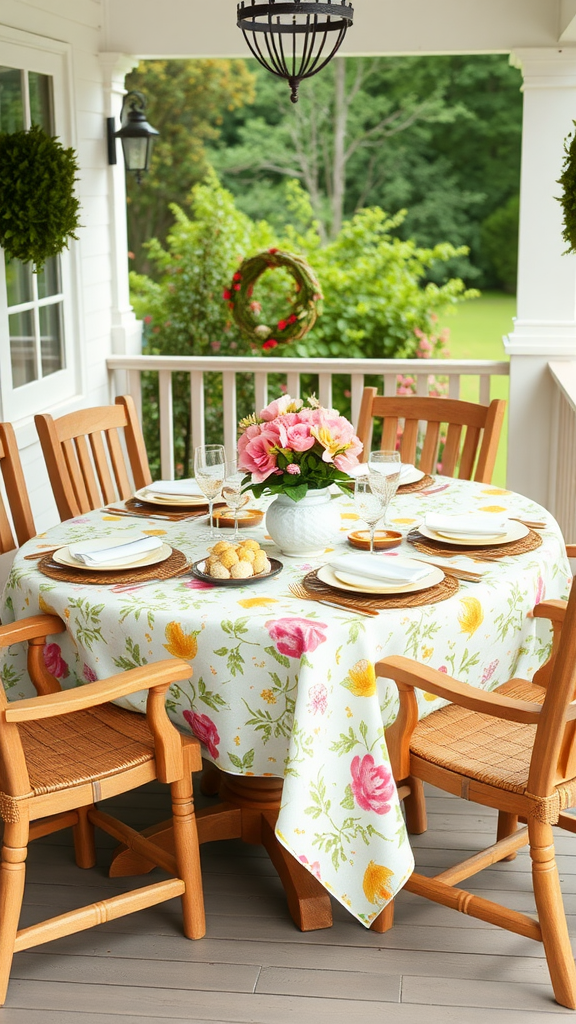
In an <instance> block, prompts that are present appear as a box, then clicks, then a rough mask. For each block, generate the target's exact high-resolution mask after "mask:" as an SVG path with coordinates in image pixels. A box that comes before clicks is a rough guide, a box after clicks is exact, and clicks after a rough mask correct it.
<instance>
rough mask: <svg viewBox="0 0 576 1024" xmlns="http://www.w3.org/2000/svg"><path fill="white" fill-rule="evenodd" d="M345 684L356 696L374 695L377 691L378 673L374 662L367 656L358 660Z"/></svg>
mask: <svg viewBox="0 0 576 1024" xmlns="http://www.w3.org/2000/svg"><path fill="white" fill-rule="evenodd" d="M343 685H344V686H345V687H346V689H348V690H350V693H353V694H354V696H355V697H372V696H373V695H374V694H375V693H376V673H375V671H374V665H373V664H372V662H371V661H367V660H366V658H362V659H361V660H360V661H357V662H356V664H355V665H354V666H353V667H352V668H351V669H350V671H349V672H348V678H347V679H345V680H344V684H343Z"/></svg>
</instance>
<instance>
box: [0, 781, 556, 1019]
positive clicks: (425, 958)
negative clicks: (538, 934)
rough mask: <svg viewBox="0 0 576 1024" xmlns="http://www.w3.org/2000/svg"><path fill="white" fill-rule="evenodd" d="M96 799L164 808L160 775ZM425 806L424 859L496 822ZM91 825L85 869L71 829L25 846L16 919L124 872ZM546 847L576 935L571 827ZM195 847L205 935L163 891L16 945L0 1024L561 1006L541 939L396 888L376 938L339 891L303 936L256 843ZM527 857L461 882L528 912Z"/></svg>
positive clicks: (128, 816) (439, 856)
mask: <svg viewBox="0 0 576 1024" xmlns="http://www.w3.org/2000/svg"><path fill="white" fill-rule="evenodd" d="M198 802H199V803H201V802H203V801H202V798H200V800H199V801H198ZM109 807H110V809H112V810H114V811H116V812H118V815H119V816H120V817H123V818H124V820H126V821H127V822H128V823H129V824H131V825H134V826H135V827H144V826H145V825H148V824H150V823H151V822H152V821H154V820H161V819H162V818H164V817H166V815H167V801H166V795H165V791H164V789H163V787H159V786H158V785H152V786H148V787H145V788H143V789H141V790H139V791H137V792H136V793H131V794H127V795H125V796H122V797H118V798H116V799H114V800H113V801H109ZM428 808H429V831H428V832H427V833H426V834H424V835H422V836H418V837H414V842H413V845H414V848H415V850H416V857H417V862H418V865H419V867H420V868H421V869H422V870H424V871H425V872H429V873H431V874H432V873H435V872H437V871H438V870H440V869H441V868H442V867H445V866H448V865H449V864H450V863H452V862H454V861H455V860H457V859H462V857H461V856H460V854H461V853H462V851H464V854H463V855H464V856H465V855H466V854H468V853H470V852H472V851H474V850H476V849H478V848H479V847H480V846H481V845H488V843H489V842H490V841H492V837H493V836H494V835H495V815H494V814H493V813H492V812H491V811H489V810H484V809H483V808H480V807H475V806H473V805H468V804H464V803H463V801H457V800H456V798H452V797H449V796H446V795H444V794H441V793H439V792H438V791H435V790H429V795H428ZM97 836H98V841H99V843H100V845H99V863H98V867H97V868H95V869H94V870H93V871H83V870H81V869H80V868H77V867H76V865H75V864H74V860H73V854H72V844H71V837H70V833H69V832H61V833H57V834H56V835H53V836H49V837H47V838H46V839H44V840H39V841H37V842H36V843H33V844H32V845H31V847H30V854H29V861H28V864H29V870H28V883H27V892H26V897H27V898H26V904H25V911H24V915H23V922H22V923H23V924H30V923H32V922H33V921H36V920H39V919H40V918H42V917H45V916H50V915H52V914H57V913H61V912H63V911H65V910H67V909H70V908H72V907H74V906H79V905H81V904H83V903H89V902H92V901H93V900H95V899H98V898H100V897H104V896H105V895H110V894H111V891H112V890H113V891H114V892H116V891H120V890H121V889H122V885H121V884H120V883H122V882H123V881H124V880H123V879H109V878H108V877H107V874H106V864H107V863H108V862H109V853H110V846H111V845H113V843H112V841H111V840H110V841H108V839H107V837H103V836H102V833H97ZM557 853H558V862H559V866H560V871H561V876H562V887H563V892H564V897H565V905H566V910H567V913H568V915H569V916H568V921H569V924H570V927H571V931H572V933H573V934H574V935H576V837H575V836H571V835H568V834H567V833H561V832H559V831H558V834H557ZM202 857H203V868H204V891H205V900H206V915H207V922H208V927H207V934H206V937H205V938H204V939H202V940H200V941H199V942H191V941H188V940H186V939H185V938H184V937H183V936H182V934H181V932H180V931H179V928H180V924H179V902H178V901H173V902H172V903H165V904H162V905H161V906H159V907H155V908H152V909H151V910H147V911H143V912H141V913H139V914H135V915H132V916H130V917H125V918H123V919H121V920H118V921H113V922H111V923H109V924H106V925H101V926H100V927H99V928H96V929H92V930H91V931H87V932H82V933H80V934H78V935H75V936H71V937H69V938H66V939H60V940H58V941H56V942H54V943H51V944H48V945H44V946H40V947H37V948H36V949H35V950H33V951H29V952H25V953H19V954H17V955H16V956H15V958H14V964H13V969H12V980H11V982H10V987H9V990H8V999H7V1002H6V1006H5V1008H4V1009H3V1010H2V1011H1V1013H0V1022H1V1024H142V1022H145V1024H171V1022H173V1021H180V1022H181V1021H190V1022H192V1021H194V1022H208V1021H209V1022H212V1024H217V1022H219V1021H221V1022H224V1021H226V1022H228V1024H232V1022H242V1024H246V1022H259V1024H260V1022H261V1024H288V1022H298V1024H308V1022H313V1024H328V1022H330V1024H350V1022H351V1021H352V1020H354V1018H358V1019H361V1020H362V1024H382V1022H383V1021H393V1022H394V1024H421V1022H422V1020H423V1019H425V1020H426V1022H427V1024H440V1022H441V1024H451V1022H454V1024H456V1022H458V1024H486V1021H487V1020H490V1024H521V1022H522V1024H531V1022H534V1024H537V1022H542V1021H544V1020H545V1019H546V1018H545V1015H546V1014H558V1013H560V1014H562V1013H565V1014H568V1013H570V1011H568V1010H565V1009H563V1008H562V1007H559V1006H558V1005H557V1004H556V1003H555V1002H554V1001H553V998H552V990H551V986H550V982H549V978H548V972H547V968H546V962H545V960H544V957H543V956H542V947H541V946H540V944H538V943H534V942H532V941H531V940H529V939H524V938H522V937H520V936H517V935H513V934H511V933H509V932H503V931H501V930H500V929H497V928H494V927H492V926H490V925H487V924H483V923H482V922H479V921H474V920H473V919H471V918H467V917H465V916H464V915H462V914H457V913H455V912H453V911H450V910H448V909H446V908H444V907H439V906H436V905H434V904H432V903H429V902H428V901H426V900H422V899H418V898H417V897H415V896H412V895H410V894H408V893H402V894H401V895H400V896H399V898H398V900H397V904H396V924H395V926H394V928H393V929H392V930H391V931H390V932H388V933H387V934H386V935H377V934H375V933H373V932H369V931H366V930H365V929H364V928H362V926H361V925H359V924H357V923H356V922H355V921H354V919H353V918H351V917H350V916H349V915H348V914H347V913H346V912H345V910H344V909H343V908H341V907H340V906H339V905H338V904H334V918H335V920H334V927H333V928H332V929H327V930H323V931H317V932H310V933H308V934H301V933H300V932H298V931H297V930H296V928H295V927H294V925H293V924H292V921H291V920H290V918H289V916H288V913H287V910H286V906H285V902H284V898H283V893H282V889H281V886H280V882H279V879H278V877H277V875H276V872H275V870H274V868H273V867H272V865H271V864H270V862H269V860H268V859H267V857H266V855H265V854H264V852H263V851H262V850H261V848H259V847H249V846H245V845H243V844H241V843H240V842H228V843H213V844H210V845H208V846H206V847H204V849H203V854H202ZM529 870H530V869H529V857H528V855H527V853H526V851H525V850H523V851H521V852H520V854H519V855H518V857H517V859H516V860H515V861H513V862H510V863H502V864H497V865H495V866H494V867H492V868H490V869H488V870H486V871H484V872H483V873H482V874H481V875H479V876H477V877H476V879H474V880H473V881H474V885H475V889H474V890H472V891H478V892H481V893H482V895H484V896H487V897H488V898H495V899H501V900H503V901H505V902H507V903H508V905H509V906H511V907H514V908H516V909H518V910H522V911H525V912H529V913H530V912H533V911H534V905H533V899H532V894H531V885H530V874H529ZM150 877H151V876H145V878H144V879H142V884H146V882H147V881H148V880H149V879H150ZM464 884H465V883H464Z"/></svg>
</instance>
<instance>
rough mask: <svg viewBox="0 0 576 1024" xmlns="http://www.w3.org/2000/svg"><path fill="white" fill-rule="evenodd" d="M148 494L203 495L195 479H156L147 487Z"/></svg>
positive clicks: (194, 496)
mask: <svg viewBox="0 0 576 1024" xmlns="http://www.w3.org/2000/svg"><path fill="white" fill-rule="evenodd" d="M146 493H147V494H168V495H170V496H172V497H179V498H183V497H193V498H198V497H203V494H202V491H201V490H200V488H199V486H198V484H197V483H196V481H195V480H156V482H155V483H153V484H148V486H147V487H146Z"/></svg>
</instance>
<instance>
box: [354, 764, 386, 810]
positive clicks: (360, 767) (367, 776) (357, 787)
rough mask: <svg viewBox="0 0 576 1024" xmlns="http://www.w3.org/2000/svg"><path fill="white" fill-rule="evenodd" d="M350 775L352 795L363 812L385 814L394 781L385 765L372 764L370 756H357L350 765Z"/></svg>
mask: <svg viewBox="0 0 576 1024" xmlns="http://www.w3.org/2000/svg"><path fill="white" fill-rule="evenodd" d="M350 771H351V773H352V793H353V794H354V799H355V801H356V803H357V804H358V806H359V807H361V808H362V810H363V811H375V812H376V814H387V813H388V811H389V810H390V804H389V803H388V800H390V799H391V798H392V796H393V794H394V788H395V787H394V780H393V778H392V773H391V771H390V769H389V768H387V767H386V765H383V764H381V765H378V766H376V765H375V764H374V758H373V757H372V754H365V756H364V757H363V758H360V755H359V754H357V755H356V757H355V758H354V759H353V761H352V764H351V765H350Z"/></svg>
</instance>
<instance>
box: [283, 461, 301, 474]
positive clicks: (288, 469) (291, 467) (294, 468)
mask: <svg viewBox="0 0 576 1024" xmlns="http://www.w3.org/2000/svg"><path fill="white" fill-rule="evenodd" d="M286 472H287V473H290V475H291V476H300V473H301V472H302V470H301V469H300V466H298V465H297V464H296V463H295V462H291V463H290V465H289V466H286Z"/></svg>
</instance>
